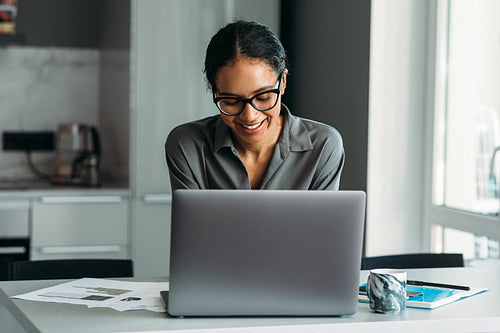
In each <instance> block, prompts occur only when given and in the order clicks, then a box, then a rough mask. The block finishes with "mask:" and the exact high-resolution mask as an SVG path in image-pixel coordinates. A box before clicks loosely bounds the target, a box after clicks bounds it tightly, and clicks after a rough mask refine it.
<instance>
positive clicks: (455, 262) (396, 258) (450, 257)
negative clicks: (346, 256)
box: [361, 253, 464, 270]
mask: <svg viewBox="0 0 500 333" xmlns="http://www.w3.org/2000/svg"><path fill="white" fill-rule="evenodd" d="M439 267H464V257H463V255H462V253H410V254H396V255H387V256H378V257H364V258H363V259H362V261H361V269H362V270H370V269H375V268H401V269H405V268H439Z"/></svg>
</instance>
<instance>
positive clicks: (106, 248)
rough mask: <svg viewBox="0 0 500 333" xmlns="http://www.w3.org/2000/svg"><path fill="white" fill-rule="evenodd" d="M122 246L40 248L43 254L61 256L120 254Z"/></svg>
mask: <svg viewBox="0 0 500 333" xmlns="http://www.w3.org/2000/svg"><path fill="white" fill-rule="evenodd" d="M121 250H122V247H121V246H120V245H83V246H44V247H40V249H39V252H40V253H42V254H61V253H103V252H120V251H121Z"/></svg>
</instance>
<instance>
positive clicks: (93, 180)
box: [52, 123, 101, 186]
mask: <svg viewBox="0 0 500 333" xmlns="http://www.w3.org/2000/svg"><path fill="white" fill-rule="evenodd" d="M100 158H101V142H100V138H99V132H98V130H97V128H96V127H95V126H91V125H87V124H80V123H70V124H61V125H59V131H58V138H57V161H56V174H55V176H54V177H53V178H52V182H53V183H55V184H63V185H80V186H99V185H100V177H99V164H100Z"/></svg>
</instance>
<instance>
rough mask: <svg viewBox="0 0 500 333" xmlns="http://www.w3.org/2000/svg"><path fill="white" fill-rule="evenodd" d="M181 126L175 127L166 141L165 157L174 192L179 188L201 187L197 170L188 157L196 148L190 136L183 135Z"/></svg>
mask: <svg viewBox="0 0 500 333" xmlns="http://www.w3.org/2000/svg"><path fill="white" fill-rule="evenodd" d="M181 132H182V129H181V128H179V127H178V128H175V129H174V130H172V132H170V134H169V135H168V138H167V141H166V143H165V157H166V161H167V166H168V172H169V175H170V186H171V188H172V192H173V191H175V190H177V189H200V185H199V182H198V181H197V180H196V176H195V172H194V171H193V169H192V166H191V165H190V163H189V162H188V159H187V157H188V156H190V155H191V156H192V155H193V154H194V153H195V152H194V151H193V149H196V147H195V144H194V142H192V141H191V142H189V141H190V140H189V137H186V136H183V135H182V133H181Z"/></svg>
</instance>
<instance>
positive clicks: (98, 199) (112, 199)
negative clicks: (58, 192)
mask: <svg viewBox="0 0 500 333" xmlns="http://www.w3.org/2000/svg"><path fill="white" fill-rule="evenodd" d="M122 200H123V198H122V197H120V196H117V195H95V196H64V197H42V198H40V202H41V203H46V204H61V203H63V204H66V203H119V202H122Z"/></svg>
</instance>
